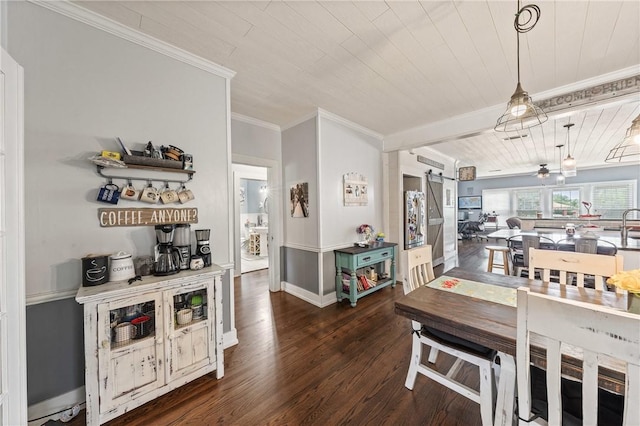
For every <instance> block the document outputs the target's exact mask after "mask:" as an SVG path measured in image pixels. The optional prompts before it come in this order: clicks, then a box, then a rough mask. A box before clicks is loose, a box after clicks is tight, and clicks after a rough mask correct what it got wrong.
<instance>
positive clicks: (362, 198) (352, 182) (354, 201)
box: [343, 173, 369, 206]
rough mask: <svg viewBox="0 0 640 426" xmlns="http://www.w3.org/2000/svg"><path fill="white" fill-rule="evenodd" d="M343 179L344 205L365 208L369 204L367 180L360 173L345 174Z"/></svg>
mask: <svg viewBox="0 0 640 426" xmlns="http://www.w3.org/2000/svg"><path fill="white" fill-rule="evenodd" d="M343 178H344V184H343V197H344V205H345V206H366V205H367V203H368V202H369V195H368V193H369V184H368V183H367V178H366V177H365V176H363V175H361V174H360V173H347V174H345V175H344V176H343Z"/></svg>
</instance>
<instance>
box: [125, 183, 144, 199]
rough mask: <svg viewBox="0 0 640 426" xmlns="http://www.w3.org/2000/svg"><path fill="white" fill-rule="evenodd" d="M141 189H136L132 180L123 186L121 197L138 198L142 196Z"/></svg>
mask: <svg viewBox="0 0 640 426" xmlns="http://www.w3.org/2000/svg"><path fill="white" fill-rule="evenodd" d="M140 193H141V191H140V190H139V189H136V188H135V187H134V186H133V184H132V183H131V182H129V183H128V184H127V186H125V187H124V188H122V192H121V193H120V198H124V199H126V200H138V199H139V198H140Z"/></svg>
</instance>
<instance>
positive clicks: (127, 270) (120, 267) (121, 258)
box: [109, 251, 136, 281]
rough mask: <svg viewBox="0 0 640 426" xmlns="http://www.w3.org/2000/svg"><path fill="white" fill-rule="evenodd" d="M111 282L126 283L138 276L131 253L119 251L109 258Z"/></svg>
mask: <svg viewBox="0 0 640 426" xmlns="http://www.w3.org/2000/svg"><path fill="white" fill-rule="evenodd" d="M109 260H110V262H109V281H125V280H128V279H129V278H133V277H135V276H136V269H135V268H134V266H133V259H132V257H131V253H126V252H124V251H119V252H118V253H116V254H112V255H111V256H109Z"/></svg>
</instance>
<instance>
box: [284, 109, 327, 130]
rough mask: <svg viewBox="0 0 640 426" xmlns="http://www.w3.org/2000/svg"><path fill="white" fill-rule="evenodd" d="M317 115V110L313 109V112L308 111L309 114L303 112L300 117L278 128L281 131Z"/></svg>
mask: <svg viewBox="0 0 640 426" xmlns="http://www.w3.org/2000/svg"><path fill="white" fill-rule="evenodd" d="M317 115H318V111H313V112H310V113H309V114H305V115H303V116H302V117H300V118H298V119H296V120H294V121H292V122H290V123H287V124H285V125H284V126H281V128H280V130H281V131H283V132H284V131H285V130H289V129H290V128H292V127H295V126H297V125H298V124H300V123H304V122H305V121H307V120H310V119H312V118H315V117H317Z"/></svg>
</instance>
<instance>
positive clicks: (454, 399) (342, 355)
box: [68, 240, 487, 426]
mask: <svg viewBox="0 0 640 426" xmlns="http://www.w3.org/2000/svg"><path fill="white" fill-rule="evenodd" d="M486 244H487V243H486V240H485V243H484V244H482V243H479V242H476V241H459V258H460V266H463V267H465V268H467V269H481V270H484V269H485V268H486V262H487V254H486V250H484V248H483V247H484V245H486ZM441 273H442V267H439V268H436V274H441ZM267 280H268V274H267V271H266V270H262V271H256V272H251V273H247V274H244V275H242V277H240V278H237V279H236V280H235V300H236V302H235V304H236V306H235V309H236V327H237V330H238V339H239V341H240V343H239V344H238V345H236V346H234V347H231V348H229V349H227V350H225V353H224V355H225V376H224V377H223V378H222V379H220V380H217V379H215V377H214V375H213V374H211V375H207V376H204V377H201V378H199V379H197V380H195V381H193V382H191V383H189V384H187V385H185V386H183V387H181V388H179V389H176V390H174V391H172V392H171V393H169V394H166V395H164V396H162V397H160V398H158V399H156V400H154V401H152V402H149V403H147V404H145V405H144V406H142V407H139V408H137V409H135V410H133V411H131V412H129V413H127V414H125V415H123V416H121V417H119V418H117V419H115V420H113V421H111V422H110V423H108V424H109V425H112V426H115V425H128V426H135V425H183V424H187V425H188V424H191V425H213V424H229V425H303V424H308V425H336V424H355V425H369V424H372V425H418V424H419V425H425V424H426V425H471V426H473V425H480V423H481V422H480V408H479V405H477V404H475V403H473V402H471V401H469V400H467V399H466V398H464V397H462V396H460V395H458V394H456V393H455V392H452V391H449V390H448V389H446V388H445V387H443V386H441V385H439V384H437V383H435V382H433V381H431V380H429V379H427V378H425V377H424V376H419V377H418V379H417V381H416V385H415V388H414V390H413V391H409V390H408V389H406V388H405V387H404V380H405V377H406V374H407V368H408V365H409V355H410V353H411V334H410V327H411V323H410V321H409V320H408V319H407V318H404V317H400V316H397V315H396V314H395V313H394V301H395V300H396V299H398V298H399V297H401V296H402V294H403V292H402V285H400V284H399V285H397V286H396V287H395V288H389V287H388V288H385V289H382V290H380V291H378V292H375V293H373V294H371V295H369V296H367V297H364V298H362V299H361V300H359V301H358V305H357V307H356V308H351V306H350V305H349V303H348V301H346V300H344V301H343V302H342V303H338V304H334V305H332V306H329V307H326V308H323V309H320V308H317V307H315V306H313V305H311V304H309V303H307V302H304V301H302V300H300V299H298V298H296V297H293V296H291V295H289V294H287V293H284V292H279V293H270V292H269V290H268V282H267ZM451 362H452V359H451V358H450V357H448V356H447V355H446V354H441V355H440V356H439V359H438V364H439V367H441V368H443V369H444V368H446V367H448V366H449V365H450V364H451ZM460 374H461V375H462V377H464V380H465V382H466V383H467V384H468V385H470V386H473V387H477V385H478V375H477V372H475V371H473V369H471V368H469V369H465V368H463V369H462V370H461V372H460ZM68 424H72V425H81V424H84V411H82V412H81V413H80V415H79V416H78V417H77V418H76V419H73V420H72V422H70V423H68Z"/></svg>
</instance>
